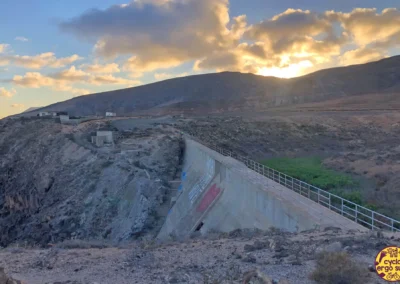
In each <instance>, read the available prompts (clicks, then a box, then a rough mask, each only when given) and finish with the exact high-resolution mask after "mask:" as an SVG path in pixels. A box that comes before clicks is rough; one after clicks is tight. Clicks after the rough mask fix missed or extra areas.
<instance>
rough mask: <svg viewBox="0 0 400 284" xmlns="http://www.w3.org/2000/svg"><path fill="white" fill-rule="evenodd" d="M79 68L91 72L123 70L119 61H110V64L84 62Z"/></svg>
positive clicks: (117, 71) (116, 71)
mask: <svg viewBox="0 0 400 284" xmlns="http://www.w3.org/2000/svg"><path fill="white" fill-rule="evenodd" d="M79 68H81V69H83V70H85V71H86V72H89V73H100V74H101V73H108V74H111V73H119V72H120V71H121V70H120V69H119V66H118V64H117V63H109V64H103V65H102V64H83V65H81V66H79Z"/></svg>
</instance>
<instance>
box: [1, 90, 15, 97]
mask: <svg viewBox="0 0 400 284" xmlns="http://www.w3.org/2000/svg"><path fill="white" fill-rule="evenodd" d="M16 93H17V91H16V90H15V89H11V90H7V89H5V88H3V87H0V97H6V98H11V97H12V96H14V95H15V94H16Z"/></svg>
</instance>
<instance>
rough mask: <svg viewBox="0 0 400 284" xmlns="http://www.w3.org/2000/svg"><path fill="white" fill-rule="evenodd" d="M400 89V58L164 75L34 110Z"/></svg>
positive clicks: (271, 104)
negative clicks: (308, 69) (295, 70)
mask: <svg viewBox="0 0 400 284" xmlns="http://www.w3.org/2000/svg"><path fill="white" fill-rule="evenodd" d="M388 92H394V93H398V92H400V56H393V57H389V58H384V59H381V60H379V61H375V62H369V63H365V64H358V65H350V66H345V67H335V68H329V69H323V70H318V71H316V72H313V73H310V74H307V75H304V76H301V77H295V78H290V79H283V78H277V77H273V76H268V77H264V76H260V75H255V74H252V73H240V72H229V71H226V72H220V73H208V74H201V75H191V76H187V77H179V78H173V79H166V80H164V81H159V82H154V83H150V84H146V85H141V86H137V87H133V88H126V89H120V90H114V91H107V92H101V93H95V94H91V95H86V96H80V97H76V98H73V99H70V100H66V101H63V102H58V103H55V104H51V105H49V106H46V107H43V108H40V109H36V110H35V111H33V112H29V113H30V114H32V113H35V112H37V111H39V110H40V111H46V110H56V111H68V112H70V113H71V114H73V115H102V114H104V113H105V112H106V111H114V112H117V114H118V115H134V114H137V113H149V114H166V113H176V112H178V113H181V112H184V113H186V112H189V113H213V112H221V111H231V110H243V111H259V110H265V109H270V108H275V107H281V106H293V105H298V104H305V103H316V102H323V101H329V100H332V99H339V98H343V97H349V96H354V95H362V94H372V93H374V94H379V93H388Z"/></svg>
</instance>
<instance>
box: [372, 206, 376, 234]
mask: <svg viewBox="0 0 400 284" xmlns="http://www.w3.org/2000/svg"><path fill="white" fill-rule="evenodd" d="M374 213H375V212H374V211H372V231H373V230H374V227H375V225H374V219H375V214H374Z"/></svg>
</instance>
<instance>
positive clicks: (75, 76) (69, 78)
mask: <svg viewBox="0 0 400 284" xmlns="http://www.w3.org/2000/svg"><path fill="white" fill-rule="evenodd" d="M9 81H10V82H11V83H14V84H15V85H17V86H20V87H24V88H35V89H37V88H41V87H50V88H51V89H53V90H55V91H64V92H70V93H74V94H80V95H82V94H89V93H91V91H90V90H88V89H82V88H76V87H74V84H85V85H92V86H100V85H126V86H136V85H140V84H141V82H140V81H138V80H130V79H125V78H121V77H115V76H113V75H111V74H101V75H93V74H90V73H87V72H85V71H83V70H80V69H77V68H76V67H75V66H71V67H70V68H68V69H65V70H62V71H60V72H55V73H51V74H49V75H43V74H41V73H39V72H27V73H26V74H25V75H24V76H21V75H16V76H14V77H13V79H11V80H9Z"/></svg>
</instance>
